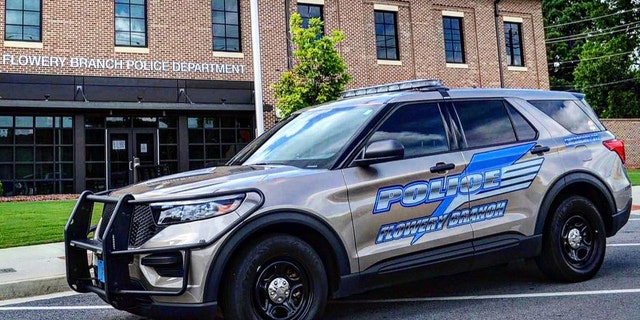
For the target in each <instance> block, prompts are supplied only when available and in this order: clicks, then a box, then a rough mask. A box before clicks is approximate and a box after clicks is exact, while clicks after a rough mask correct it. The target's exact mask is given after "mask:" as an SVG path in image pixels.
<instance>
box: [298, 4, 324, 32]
mask: <svg viewBox="0 0 640 320" xmlns="http://www.w3.org/2000/svg"><path fill="white" fill-rule="evenodd" d="M298 13H299V14H300V17H302V27H303V28H306V27H308V26H309V19H311V18H318V19H320V20H323V19H322V6H321V5H314V4H298ZM322 33H323V34H324V26H323V27H322Z"/></svg>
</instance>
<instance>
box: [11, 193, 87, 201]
mask: <svg viewBox="0 0 640 320" xmlns="http://www.w3.org/2000/svg"><path fill="white" fill-rule="evenodd" d="M79 196H80V195H79V194H43V195H37V196H14V197H0V202H20V201H29V202H33V201H57V200H77V199H78V197H79Z"/></svg>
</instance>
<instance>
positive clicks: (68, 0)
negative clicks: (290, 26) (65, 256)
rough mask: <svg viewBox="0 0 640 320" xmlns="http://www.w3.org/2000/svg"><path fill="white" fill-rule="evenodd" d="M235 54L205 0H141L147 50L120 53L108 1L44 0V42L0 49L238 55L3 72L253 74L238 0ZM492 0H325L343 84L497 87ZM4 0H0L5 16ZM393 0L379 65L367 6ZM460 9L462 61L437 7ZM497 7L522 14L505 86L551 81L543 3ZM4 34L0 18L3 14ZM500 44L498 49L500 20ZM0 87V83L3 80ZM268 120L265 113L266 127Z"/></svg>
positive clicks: (278, 52)
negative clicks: (155, 65) (221, 43)
mask: <svg viewBox="0 0 640 320" xmlns="http://www.w3.org/2000/svg"><path fill="white" fill-rule="evenodd" d="M285 1H290V2H289V4H290V11H291V12H294V11H295V10H296V3H297V1H296V0H277V1H276V0H260V1H258V3H259V12H260V33H261V49H262V51H261V58H262V69H263V70H262V72H263V90H264V92H263V96H264V101H265V103H267V104H271V105H273V104H275V100H274V99H273V93H274V92H273V90H272V89H271V88H270V85H271V84H272V83H275V82H276V81H278V79H279V77H280V74H281V73H282V72H284V71H286V70H287V53H286V52H287V51H286V46H287V41H286V37H287V33H286V25H287V23H288V21H287V20H286V16H287V15H286V13H285ZM240 2H241V7H240V12H241V38H242V56H241V57H219V56H216V55H215V54H214V53H213V52H212V49H211V48H212V31H211V2H210V1H202V0H183V1H179V2H167V1H160V0H148V1H147V3H148V6H147V8H148V15H147V16H148V36H147V39H148V53H123V52H117V50H115V48H114V23H113V21H114V17H113V12H114V1H104V0H87V1H82V2H81V3H79V2H77V1H72V0H56V1H52V0H45V1H42V3H43V9H42V12H43V17H42V39H43V41H42V48H37V49H34V48H14V47H7V46H5V47H4V48H3V54H10V55H14V56H19V55H39V56H56V57H66V58H70V57H87V58H101V59H109V58H112V59H125V60H126V59H132V60H148V61H186V62H194V63H219V64H236V65H237V64H240V65H245V66H246V72H245V73H243V74H213V73H197V72H157V71H143V70H104V69H100V70H98V69H89V68H70V67H56V68H52V67H37V66H12V65H2V66H1V67H2V69H1V71H2V72H8V73H24V74H66V75H80V76H83V75H84V76H107V77H108V76H116V77H142V78H169V79H173V78H175V79H218V80H231V81H253V71H254V69H253V67H252V49H251V28H250V5H249V0H241V1H240ZM493 2H494V1H493V0H476V1H466V0H451V1H444V0H426V1H425V0H325V1H324V19H325V21H326V27H325V30H326V31H327V32H330V30H332V29H340V30H342V31H344V33H345V35H346V40H345V41H344V42H343V43H341V44H340V45H339V51H340V53H341V54H342V56H343V57H344V59H345V60H346V63H347V65H348V68H349V72H350V74H351V75H352V76H353V81H352V82H351V83H350V84H349V88H354V87H360V86H367V85H375V84H381V83H386V82H391V81H401V80H407V79H415V78H440V79H442V80H443V82H444V83H445V85H447V86H450V87H471V86H476V87H499V86H500V77H499V71H498V70H499V68H498V53H497V50H496V45H497V44H496V33H495V24H494V21H495V20H494V12H493ZM5 3H6V2H5V1H0V16H1V17H0V21H4V20H5V19H4V17H3V15H4V12H5V8H4V6H5ZM376 4H383V5H393V6H397V7H398V15H397V20H398V39H399V51H400V58H401V59H400V62H401V65H383V64H379V63H378V62H377V59H376V48H375V28H374V15H373V10H374V5H376ZM443 10H446V11H455V12H462V13H464V18H463V23H464V25H463V35H464V46H465V58H466V66H465V67H463V68H452V67H447V64H446V63H445V53H444V40H443V31H442V11H443ZM500 15H501V16H509V17H517V18H521V19H522V27H523V48H524V50H523V51H524V57H525V67H526V69H525V70H518V71H511V70H508V69H507V67H506V58H505V54H503V55H502V56H503V58H502V60H503V61H502V66H503V69H504V84H505V86H506V87H512V88H541V89H548V87H549V80H548V74H547V62H546V52H545V45H544V29H543V25H542V9H541V2H540V1H538V0H536V1H534V0H503V1H500ZM0 34H2V35H3V38H4V23H0ZM500 34H501V39H500V44H501V45H500V50H502V52H503V53H504V50H505V49H504V38H503V36H502V34H503V31H502V21H500ZM0 89H1V88H0ZM274 121H275V115H274V112H266V114H265V127H267V128H268V127H270V126H271V125H273V123H274Z"/></svg>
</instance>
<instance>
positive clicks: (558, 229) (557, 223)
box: [536, 196, 606, 282]
mask: <svg viewBox="0 0 640 320" xmlns="http://www.w3.org/2000/svg"><path fill="white" fill-rule="evenodd" d="M605 248H606V235H605V230H604V223H603V222H602V217H601V216H600V213H599V212H598V209H597V208H596V206H594V205H593V203H592V202H591V201H589V200H588V199H586V198H584V197H581V196H571V197H569V198H567V199H565V200H563V201H562V202H561V203H560V204H559V205H558V206H557V208H556V210H555V212H554V213H553V216H552V217H551V221H550V222H549V223H548V225H547V226H546V228H545V230H544V235H543V241H542V254H541V255H540V256H539V257H537V258H536V263H537V265H538V267H539V268H540V270H541V271H542V272H543V273H544V274H545V275H546V276H547V277H549V278H551V279H554V280H559V281H567V282H578V281H584V280H588V279H590V278H592V277H593V276H594V275H595V274H596V273H597V272H598V270H600V267H601V266H602V261H603V260H604V254H605Z"/></svg>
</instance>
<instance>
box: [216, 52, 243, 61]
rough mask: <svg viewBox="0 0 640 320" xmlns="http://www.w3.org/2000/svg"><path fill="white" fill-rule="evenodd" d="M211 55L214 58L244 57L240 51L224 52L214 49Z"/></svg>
mask: <svg viewBox="0 0 640 320" xmlns="http://www.w3.org/2000/svg"><path fill="white" fill-rule="evenodd" d="M213 56H214V57H216V58H239V59H243V58H244V53H242V52H226V51H214V52H213Z"/></svg>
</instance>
